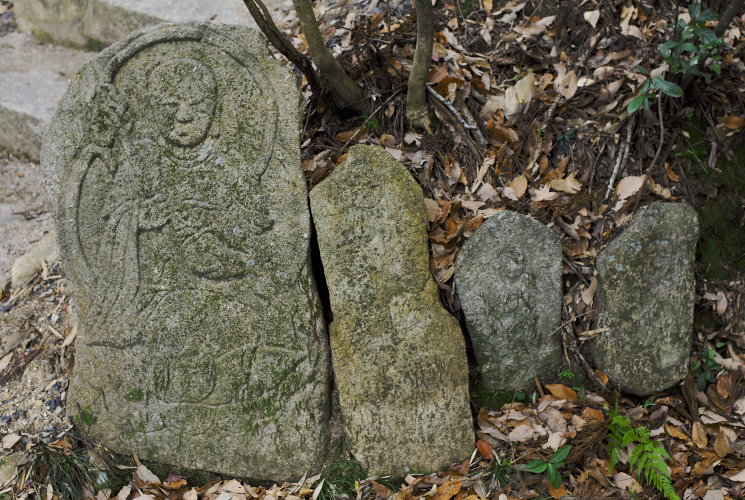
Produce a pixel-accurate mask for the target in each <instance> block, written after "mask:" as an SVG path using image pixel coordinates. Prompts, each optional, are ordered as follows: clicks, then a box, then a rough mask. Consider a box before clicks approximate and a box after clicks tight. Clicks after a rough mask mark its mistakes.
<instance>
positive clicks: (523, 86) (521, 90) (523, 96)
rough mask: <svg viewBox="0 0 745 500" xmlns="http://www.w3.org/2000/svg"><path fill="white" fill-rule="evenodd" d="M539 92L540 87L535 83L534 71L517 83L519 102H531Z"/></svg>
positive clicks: (516, 95) (516, 94)
mask: <svg viewBox="0 0 745 500" xmlns="http://www.w3.org/2000/svg"><path fill="white" fill-rule="evenodd" d="M537 93H538V88H537V87H536V85H535V75H534V74H533V73H528V74H527V75H525V76H524V77H522V78H521V79H520V80H518V82H517V83H516V84H515V97H516V98H517V102H519V103H523V104H526V103H529V102H530V100H531V99H533V97H534V96H535V95H536V94H537Z"/></svg>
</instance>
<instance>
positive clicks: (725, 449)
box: [714, 427, 735, 458]
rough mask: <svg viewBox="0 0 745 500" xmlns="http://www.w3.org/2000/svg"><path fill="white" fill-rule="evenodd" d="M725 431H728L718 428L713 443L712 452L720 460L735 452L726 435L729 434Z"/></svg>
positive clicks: (724, 428)
mask: <svg viewBox="0 0 745 500" xmlns="http://www.w3.org/2000/svg"><path fill="white" fill-rule="evenodd" d="M727 430H729V429H727V428H726V427H722V428H720V429H719V434H717V438H716V440H715V441H714V451H715V452H716V454H717V455H719V456H720V457H722V458H724V457H726V456H727V455H729V454H730V453H732V452H733V451H735V450H733V449H732V446H731V444H732V441H731V440H730V437H729V435H728V434H729V433H728V432H726V431H727ZM733 433H734V432H733Z"/></svg>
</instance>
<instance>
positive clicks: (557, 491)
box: [548, 484, 569, 498]
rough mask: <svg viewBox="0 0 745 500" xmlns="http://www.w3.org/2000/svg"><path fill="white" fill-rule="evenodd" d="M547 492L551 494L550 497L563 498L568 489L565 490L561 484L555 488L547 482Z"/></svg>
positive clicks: (567, 493)
mask: <svg viewBox="0 0 745 500" xmlns="http://www.w3.org/2000/svg"><path fill="white" fill-rule="evenodd" d="M548 492H549V493H550V494H551V498H564V497H565V496H567V495H569V490H567V489H566V488H565V487H564V485H563V484H562V485H560V486H559V487H558V488H555V487H554V485H553V484H549V485H548Z"/></svg>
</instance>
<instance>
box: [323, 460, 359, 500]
mask: <svg viewBox="0 0 745 500" xmlns="http://www.w3.org/2000/svg"><path fill="white" fill-rule="evenodd" d="M365 477H367V472H366V471H365V469H364V468H363V467H362V465H360V464H359V462H355V461H354V460H349V459H339V460H335V461H332V462H329V463H327V464H326V465H325V466H324V467H323V471H322V472H321V478H320V479H319V482H318V484H317V485H316V488H320V489H321V492H320V493H319V494H318V495H317V496H316V495H315V494H314V495H313V497H314V498H316V499H317V500H348V499H351V498H355V497H356V496H357V491H356V489H355V482H357V481H361V480H363V479H365Z"/></svg>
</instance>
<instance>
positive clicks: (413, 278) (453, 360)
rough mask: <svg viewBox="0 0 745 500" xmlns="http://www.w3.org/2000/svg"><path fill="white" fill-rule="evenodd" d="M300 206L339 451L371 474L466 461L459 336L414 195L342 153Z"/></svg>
mask: <svg viewBox="0 0 745 500" xmlns="http://www.w3.org/2000/svg"><path fill="white" fill-rule="evenodd" d="M310 199H311V208H312V212H313V220H314V223H315V226H316V231H317V232H318V244H319V247H320V250H321V258H322V260H323V267H324V272H325V275H326V280H327V283H328V287H329V294H330V298H331V309H332V310H333V314H334V322H333V324H332V325H331V331H330V333H331V354H332V360H333V366H334V372H335V376H336V384H337V387H338V389H339V399H340V405H341V412H342V420H343V422H344V431H345V435H346V437H347V439H348V444H349V448H350V451H351V452H352V454H353V455H354V457H355V458H356V459H357V460H359V461H360V462H361V463H362V465H363V466H365V467H366V468H368V469H369V472H370V473H371V474H393V475H404V474H406V473H409V472H412V471H417V472H425V471H427V472H428V471H434V470H437V469H439V468H440V467H442V466H444V465H447V464H449V463H451V462H454V461H461V460H464V459H466V458H468V457H469V456H470V454H471V452H472V450H473V447H474V433H473V423H472V420H471V412H470V409H469V397H468V360H467V357H466V346H465V339H464V338H463V334H462V332H461V330H460V327H459V326H458V322H457V321H456V320H455V318H453V317H452V316H451V315H450V314H449V313H448V312H447V311H446V310H445V309H444V308H443V307H442V305H441V304H440V302H439V296H438V290H437V285H435V283H434V280H433V279H432V275H431V273H430V270H429V249H428V244H427V217H426V212H425V207H424V198H423V195H422V189H421V188H420V187H419V185H418V184H417V183H416V181H415V180H414V178H413V177H412V176H411V174H410V173H409V172H408V171H407V170H406V167H404V166H403V165H402V164H401V163H399V162H398V161H396V160H395V159H394V158H393V157H392V156H391V155H390V154H389V153H387V152H386V151H385V150H384V149H383V148H381V147H375V146H354V147H352V148H351V149H350V151H349V157H348V158H347V160H346V162H344V164H342V165H341V166H339V167H337V168H336V170H334V172H333V173H332V174H331V175H330V176H329V177H328V178H327V179H325V180H324V181H323V182H321V183H320V184H319V185H318V186H317V187H316V188H315V189H313V191H311V194H310Z"/></svg>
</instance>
